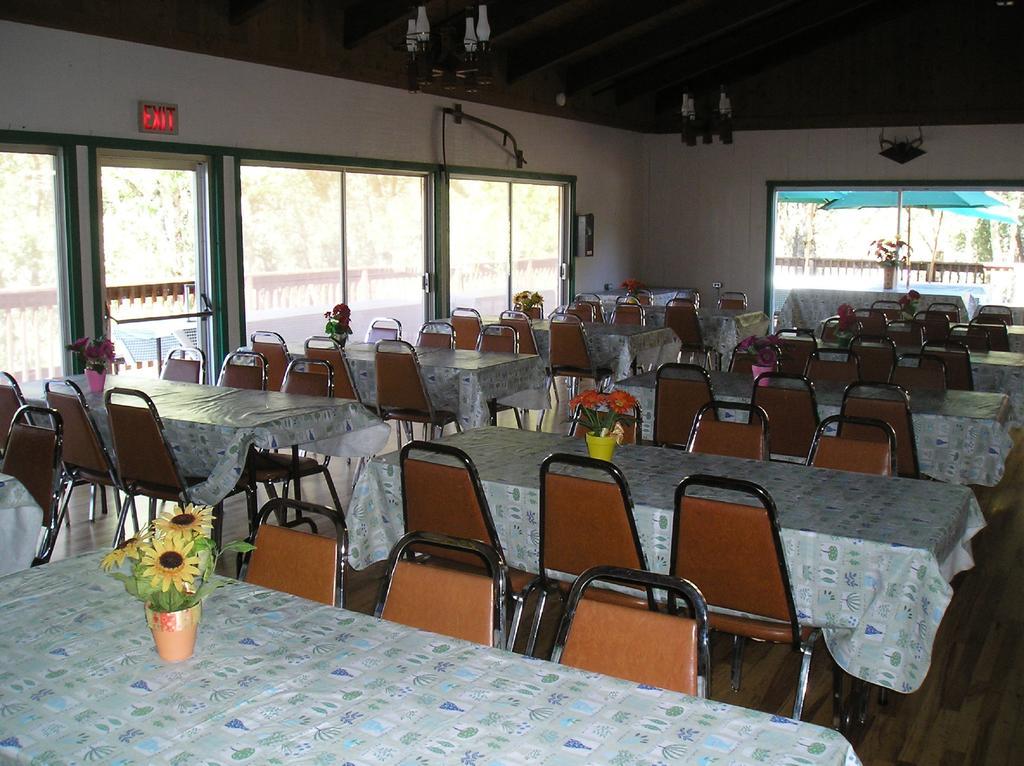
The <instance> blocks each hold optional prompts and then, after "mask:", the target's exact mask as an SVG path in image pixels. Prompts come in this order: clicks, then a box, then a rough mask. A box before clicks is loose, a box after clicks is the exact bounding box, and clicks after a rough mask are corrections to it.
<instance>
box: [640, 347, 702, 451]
mask: <svg viewBox="0 0 1024 766" xmlns="http://www.w3.org/2000/svg"><path fill="white" fill-rule="evenodd" d="M663 380H688V381H698V380H699V381H703V382H704V384H705V385H706V386H707V392H708V401H713V400H714V398H715V391H714V388H713V387H712V385H711V375H710V374H709V373H708V371H707V370H706V369H704V368H703V367H701V366H700V365H697V364H683V363H681V362H668V363H666V364H663V365H661V366H660V367H659V368H658V371H657V373H655V378H654V402H655V406H654V423H653V429H652V431H651V443H652V444H655V445H656V446H659V447H675V448H676V449H686V444H684V443H682V442H679V443H676V442H659V441H658V406H657V402H658V401H659V399H660V393H661V387H662V381H663ZM697 409H698V410H699V409H700V408H699V407H698V408H697ZM696 419H697V417H696V412H695V413H694V420H696ZM690 429H691V430H692V429H693V424H692V423H691V424H690ZM687 440H689V432H688V433H687Z"/></svg>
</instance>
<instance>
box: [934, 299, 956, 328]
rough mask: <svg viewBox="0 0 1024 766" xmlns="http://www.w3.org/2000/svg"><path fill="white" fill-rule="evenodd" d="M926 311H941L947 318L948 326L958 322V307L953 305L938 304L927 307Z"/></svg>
mask: <svg viewBox="0 0 1024 766" xmlns="http://www.w3.org/2000/svg"><path fill="white" fill-rule="evenodd" d="M927 311H941V312H942V313H943V314H945V315H946V316H947V317H949V321H950V324H953V323H957V322H959V321H960V307H959V306H957V305H956V304H955V303H945V302H942V301H940V302H938V303H932V304H929V305H928V308H927Z"/></svg>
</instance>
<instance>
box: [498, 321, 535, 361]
mask: <svg viewBox="0 0 1024 766" xmlns="http://www.w3.org/2000/svg"><path fill="white" fill-rule="evenodd" d="M498 322H499V323H500V324H503V325H505V326H506V327H511V328H512V329H513V330H515V331H516V336H517V337H518V338H519V353H521V354H539V353H540V352H539V351H538V350H537V337H536V336H535V335H534V334H533V325H531V324H530V317H529V316H527V315H526V313H525V312H522V311H502V312H501V316H500V317H499V319H498Z"/></svg>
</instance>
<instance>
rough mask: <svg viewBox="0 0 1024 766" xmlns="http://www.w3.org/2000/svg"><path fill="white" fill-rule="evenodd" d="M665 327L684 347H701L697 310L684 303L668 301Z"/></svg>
mask: <svg viewBox="0 0 1024 766" xmlns="http://www.w3.org/2000/svg"><path fill="white" fill-rule="evenodd" d="M665 326H666V327H667V328H669V329H670V330H672V332H674V333H675V334H676V337H678V338H679V342H680V343H682V344H683V345H684V346H703V345H704V336H703V335H702V333H701V330H700V319H699V318H698V317H697V309H696V308H694V306H693V304H691V303H688V302H686V301H677V300H675V299H673V300H670V301H669V302H668V305H667V306H665Z"/></svg>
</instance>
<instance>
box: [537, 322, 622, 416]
mask: <svg viewBox="0 0 1024 766" xmlns="http://www.w3.org/2000/svg"><path fill="white" fill-rule="evenodd" d="M569 317H573V318H572V319H570V318H569ZM551 323H552V324H555V323H566V324H575V325H576V326H577V327H579V332H580V338H581V341H582V343H583V347H584V348H585V349H586V350H587V359H588V360H589V361H590V375H585V374H580V371H582V372H584V373H585V372H586V369H585V368H579V369H577V368H569V367H563V366H555V365H553V364H552V365H551V366H550V368H549V369H550V374H551V377H552V378H556V377H559V376H564V377H566V378H568V379H569V398H572V397H574V396H575V395H576V390H577V388H578V386H579V379H580V378H581V377H584V378H587V379H588V380H593V381H594V385H595V386H597V388H598V390H599V391H604V390H605V388H606V386H607V385H609V384H610V383H611V379H612V378H613V377H614V374H613V373H611V372H609V374H607V375H598V374H597V371H598V367H597V365H596V364H595V363H594V356H593V354H591V353H590V343H589V342H588V341H587V328H586V327H585V326H584V324H583V321H582V320H581V319H580V318H579V317H577V316H575V315H573V314H567V313H564V312H555V314H553V315H552V317H551ZM548 358H549V359H548V360H549V362H550V349H549V351H548ZM566 371H568V372H566ZM573 373H575V374H573Z"/></svg>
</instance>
